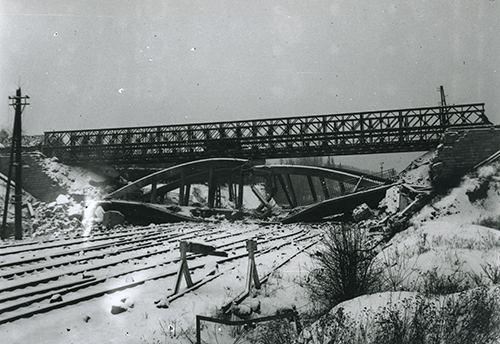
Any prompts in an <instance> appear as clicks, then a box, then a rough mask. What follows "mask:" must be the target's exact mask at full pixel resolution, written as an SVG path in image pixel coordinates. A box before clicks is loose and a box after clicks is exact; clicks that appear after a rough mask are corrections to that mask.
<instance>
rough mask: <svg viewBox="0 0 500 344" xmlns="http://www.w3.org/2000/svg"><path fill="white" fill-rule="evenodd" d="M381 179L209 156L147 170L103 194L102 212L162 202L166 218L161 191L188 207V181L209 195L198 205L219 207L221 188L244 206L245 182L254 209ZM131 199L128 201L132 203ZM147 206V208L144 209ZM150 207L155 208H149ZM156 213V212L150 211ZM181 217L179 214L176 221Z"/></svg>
mask: <svg viewBox="0 0 500 344" xmlns="http://www.w3.org/2000/svg"><path fill="white" fill-rule="evenodd" d="M386 182H387V181H386V180H384V179H382V178H380V177H376V176H371V175H366V174H362V173H359V172H355V171H346V170H336V169H331V168H324V167H315V166H300V165H252V163H251V161H250V160H246V159H236V158H212V159H203V160H197V161H192V162H187V163H183V164H179V165H176V166H173V167H169V168H166V169H164V170H162V171H159V172H156V173H152V174H150V175H148V176H146V177H143V178H141V179H139V180H137V181H135V182H133V183H130V184H129V185H126V186H124V187H122V188H120V189H118V190H116V191H114V192H112V193H110V194H109V195H107V196H106V197H105V199H106V201H104V202H103V203H102V204H103V205H104V206H105V207H106V209H107V210H126V211H127V212H130V209H131V204H132V203H133V202H135V204H136V205H137V207H140V208H141V211H143V212H144V213H148V212H151V214H153V212H154V213H155V214H157V213H158V211H159V209H161V208H159V207H158V205H163V206H164V208H163V209H165V212H166V213H169V215H168V216H167V215H166V218H168V217H169V216H170V215H171V214H170V211H169V210H168V207H166V206H165V205H166V195H167V193H169V192H172V191H174V190H178V205H179V206H190V205H193V203H192V202H191V201H190V200H191V197H190V196H191V191H192V185H194V184H204V185H207V187H208V193H207V195H208V197H207V202H206V204H203V205H202V206H203V207H207V208H209V209H214V208H221V203H222V202H221V189H222V188H223V187H224V188H225V189H226V190H227V193H228V195H229V201H230V202H232V203H233V204H234V208H235V209H239V210H241V209H242V208H243V196H244V192H245V191H244V190H245V187H244V186H245V185H247V186H250V190H251V192H252V193H253V194H254V195H255V196H256V197H257V198H258V200H259V201H260V202H261V205H260V206H259V210H264V211H265V210H266V208H267V210H269V211H271V210H272V208H273V206H272V205H271V204H270V202H271V200H272V199H274V200H275V201H277V200H279V197H278V196H279V194H281V198H282V199H284V200H286V203H284V204H283V203H282V204H280V205H281V206H282V207H285V208H287V209H294V208H297V207H300V206H309V205H311V204H315V203H318V202H322V201H325V200H328V199H331V198H335V197H338V196H343V195H347V194H352V193H357V192H361V191H363V190H367V189H372V188H374V187H377V186H382V185H384V184H386ZM257 183H260V184H263V185H265V187H264V190H263V189H262V188H260V189H259V188H257V187H256V186H255V185H256V184H257ZM298 185H301V186H300V193H301V194H304V193H305V191H304V185H307V188H308V189H309V193H308V197H301V198H299V197H298V193H299V187H298ZM250 190H248V188H247V191H246V192H249V191H250ZM131 202H132V203H131ZM144 204H148V207H150V208H151V209H149V208H147V209H146V208H144V207H145V206H144ZM151 205H154V206H151ZM154 216H155V217H157V215H154ZM181 220H185V218H179V221H181Z"/></svg>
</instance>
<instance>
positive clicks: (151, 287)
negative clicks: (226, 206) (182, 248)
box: [0, 222, 318, 343]
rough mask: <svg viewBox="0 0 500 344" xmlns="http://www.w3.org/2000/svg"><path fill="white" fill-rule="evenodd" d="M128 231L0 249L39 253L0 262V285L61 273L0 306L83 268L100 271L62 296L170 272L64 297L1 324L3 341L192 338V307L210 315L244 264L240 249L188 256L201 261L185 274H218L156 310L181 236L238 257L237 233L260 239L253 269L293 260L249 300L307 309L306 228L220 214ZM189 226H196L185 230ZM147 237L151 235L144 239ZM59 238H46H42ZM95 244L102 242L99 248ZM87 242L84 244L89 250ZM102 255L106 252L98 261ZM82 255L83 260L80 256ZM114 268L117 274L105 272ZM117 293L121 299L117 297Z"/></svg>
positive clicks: (309, 235)
mask: <svg viewBox="0 0 500 344" xmlns="http://www.w3.org/2000/svg"><path fill="white" fill-rule="evenodd" d="M128 230H129V231H131V232H132V234H129V235H130V237H127V239H120V240H119V241H116V240H118V239H111V238H109V239H106V237H103V239H102V240H100V241H99V242H98V245H101V247H96V248H95V249H93V248H92V247H93V246H95V245H96V244H95V243H92V242H90V240H91V239H92V237H90V238H88V241H85V240H83V242H82V243H77V241H78V240H76V239H72V240H69V241H67V244H66V245H65V246H63V247H62V248H61V247H55V248H47V249H42V250H37V248H39V247H41V246H43V245H47V243H45V244H35V245H29V246H27V247H28V248H29V249H30V250H29V251H26V252H21V253H17V254H11V255H7V253H8V252H12V251H15V250H19V249H20V248H22V247H19V246H18V247H12V248H5V249H3V251H1V252H2V254H4V255H3V256H2V259H1V261H0V264H9V263H12V262H15V261H17V260H21V259H26V258H30V259H37V258H46V259H45V260H43V261H41V262H37V263H33V264H28V265H22V266H20V267H16V266H12V267H4V268H2V270H1V271H2V273H1V275H2V276H3V275H5V274H7V275H9V276H11V275H12V276H14V277H10V280H9V279H5V278H2V276H0V290H1V289H4V288H8V287H9V286H13V285H17V284H19V283H24V282H29V281H33V280H40V279H44V278H48V277H50V276H54V275H60V277H59V278H57V279H56V281H55V282H50V283H49V284H48V285H36V286H33V287H28V288H25V289H21V290H14V291H9V292H3V293H2V294H1V297H0V310H1V309H2V308H4V307H5V306H9V305H12V304H15V303H16V302H18V301H19V300H30V299H31V298H32V297H25V298H21V299H18V300H16V301H8V302H2V301H1V299H2V298H6V297H10V296H12V295H15V294H19V293H24V292H31V291H33V290H36V289H37V288H38V289H40V288H45V287H47V286H51V285H54V284H63V283H72V282H76V281H78V279H81V278H82V277H81V276H82V275H85V274H86V275H92V277H95V278H98V279H101V278H104V279H105V281H103V282H102V283H99V284H97V285H95V286H90V287H88V288H85V289H82V290H78V291H74V292H69V293H66V294H64V295H63V296H62V298H63V301H69V300H71V299H76V298H78V297H82V296H84V295H89V294H92V293H98V292H99V291H100V290H107V289H109V288H114V287H116V286H119V285H122V284H127V283H131V282H138V281H141V280H143V279H148V278H152V277H154V276H157V275H159V274H164V273H168V272H172V274H171V275H169V276H167V277H164V278H158V279H153V280H148V281H146V282H145V283H143V284H141V285H138V286H134V287H130V288H127V289H125V290H121V291H117V292H115V293H112V294H108V295H104V296H101V297H96V298H92V299H90V300H87V301H81V302H78V303H76V304H74V305H67V306H65V307H63V308H61V309H56V310H53V311H50V312H48V313H43V314H36V315H33V316H32V317H29V318H25V319H19V320H16V321H14V322H9V323H5V324H1V325H0V331H1V333H2V338H3V340H5V341H6V342H7V343H25V342H30V341H36V342H37V343H88V342H95V343H141V342H144V343H157V342H161V343H163V342H175V343H190V342H191V341H190V340H194V325H195V315H196V314H203V315H209V316H214V315H216V313H217V310H218V308H219V307H221V306H222V305H223V304H224V303H226V302H228V301H230V300H232V299H233V298H235V297H236V296H237V295H238V294H240V293H241V292H242V291H243V290H244V286H245V279H246V270H247V264H248V262H247V258H246V257H245V256H242V257H241V258H238V259H235V260H232V261H229V262H226V263H221V264H215V262H216V261H217V260H218V259H220V258H219V257H211V256H207V257H200V258H197V259H195V260H193V261H191V260H190V261H189V265H190V266H193V267H194V266H198V265H199V266H200V268H198V269H196V270H194V271H193V273H192V278H193V281H196V280H200V279H202V278H204V277H205V276H208V275H209V274H210V273H211V271H212V270H213V269H216V271H217V272H222V273H223V274H222V275H221V276H219V277H218V278H216V279H214V280H213V281H211V282H209V283H208V284H206V285H203V286H202V287H201V288H199V289H197V290H196V291H193V292H191V293H189V294H186V295H185V296H183V297H181V298H180V299H178V300H175V301H173V302H172V303H171V304H170V305H169V307H168V308H166V309H162V308H157V307H156V306H155V301H156V300H158V299H162V298H163V297H165V296H166V295H168V294H170V293H171V292H172V289H173V287H174V284H175V272H176V271H177V269H178V264H177V263H168V262H170V261H171V260H172V259H174V260H175V258H176V257H178V256H179V253H178V251H177V250H176V245H177V242H178V240H180V239H181V238H182V237H191V238H192V239H191V240H195V241H196V242H205V243H207V244H211V245H215V246H218V247H224V249H225V250H227V252H228V253H229V257H232V256H235V257H236V256H238V255H240V254H243V253H245V252H246V249H245V239H247V238H259V239H258V240H259V242H261V244H259V250H260V251H262V254H259V255H257V257H256V263H257V270H258V273H259V275H260V276H261V277H263V276H265V275H266V274H268V273H271V272H272V271H273V268H274V267H277V266H278V265H280V264H281V263H283V262H287V260H288V259H290V258H292V259H291V260H290V261H289V262H287V263H286V264H285V265H284V266H283V267H281V268H280V269H278V270H276V271H275V272H274V273H272V275H271V277H270V279H269V281H268V282H267V283H266V284H264V285H263V288H262V289H261V290H259V291H256V292H255V293H254V294H253V296H254V299H255V298H257V299H258V300H259V302H260V304H261V315H266V314H273V312H274V311H275V310H276V308H278V307H283V306H290V307H291V306H292V305H294V306H296V307H298V308H304V307H307V301H306V299H305V298H303V297H302V295H303V291H302V287H301V286H300V283H299V281H300V280H301V279H302V277H303V275H304V274H305V273H306V272H307V271H308V264H309V263H310V255H309V253H308V252H310V250H313V249H314V247H311V248H310V249H309V250H306V251H304V252H302V251H301V249H303V248H304V247H306V246H308V245H311V244H313V243H315V242H317V239H318V237H317V234H315V232H314V230H312V229H311V228H310V227H309V226H300V225H289V226H276V225H266V226H260V225H257V224H243V223H229V222H222V223H218V224H195V223H184V224H171V225H162V226H151V227H145V228H142V229H140V230H139V229H136V231H137V233H136V234H134V229H133V228H130V229H128ZM146 232H147V233H146ZM118 233H119V232H118ZM193 233H196V234H195V235H194V236H193ZM166 234H168V235H171V234H182V235H183V236H182V237H179V239H176V240H171V241H170V242H169V243H167V242H166V241H165V239H162V240H160V236H162V235H163V236H164V235H166ZM96 235H98V237H99V236H102V234H99V233H96ZM152 235H154V236H155V237H154V238H151V236H152ZM140 238H142V239H141V240H150V241H151V240H153V241H151V242H152V244H153V246H152V247H147V248H140V247H137V248H136V249H133V248H134V247H133V246H134V242H135V241H134V240H137V239H140ZM150 241H148V242H150ZM57 243H58V242H51V243H50V245H54V244H57ZM107 244H109V245H107ZM102 245H104V246H105V247H102ZM91 248H92V250H90V251H89V249H91ZM123 248H125V249H128V248H130V249H132V250H125V251H124V252H123V253H121V252H120V251H119V250H120V249H123ZM169 248H170V249H169ZM267 249H270V250H267ZM72 252H74V253H75V254H70V255H63V256H59V254H61V253H66V254H68V253H72ZM79 252H80V253H79ZM155 252H157V253H155ZM151 253H153V254H152V255H151V256H149V257H143V258H141V256H142V255H144V254H151ZM103 254H104V257H105V258H106V259H105V260H102V257H103ZM73 256H74V257H73ZM82 258H89V259H88V260H84V261H80V260H81V259H82ZM113 262H117V264H115V265H112V266H111V267H107V268H99V266H100V265H102V264H112V263H113ZM52 265H57V266H58V267H57V268H51V269H43V267H47V266H52ZM148 266H151V268H148V269H146V270H141V271H138V272H132V273H126V272H127V271H128V270H130V269H137V268H141V267H148ZM26 269H31V270H36V271H34V272H31V273H26V274H20V272H21V271H24V270H26ZM75 271H79V273H76V274H75ZM85 271H88V272H85ZM116 274H121V275H120V276H117V277H113V276H115V275H116ZM183 287H184V284H183ZM56 293H57V291H54V292H53V293H52V294H56ZM42 295H43V294H42ZM50 295H51V294H50V293H49V296H50ZM253 296H251V297H253ZM49 299H50V298H49ZM49 299H45V300H43V301H40V302H35V303H34V304H32V305H31V306H28V307H27V308H25V309H24V310H26V311H29V310H33V309H37V308H39V307H47V306H48V305H50V303H49ZM125 299H126V301H125V302H122V301H121V300H125ZM254 301H255V300H254ZM117 304H118V305H120V304H125V307H126V309H127V311H126V312H124V313H121V314H111V312H110V311H111V307H112V306H113V305H117ZM16 312H18V311H11V312H4V313H1V314H0V321H1V319H4V318H5V317H9V316H12V315H15V314H16ZM212 329H213V328H212ZM212 329H211V328H210V327H209V326H208V327H206V328H204V329H203V336H204V337H205V336H208V337H210V336H216V335H217V336H219V337H223V336H227V335H228V334H229V333H230V331H228V332H224V331H222V332H221V331H218V332H215V333H214V332H213V331H211V330H212ZM166 338H168V339H166ZM221 343H222V342H221Z"/></svg>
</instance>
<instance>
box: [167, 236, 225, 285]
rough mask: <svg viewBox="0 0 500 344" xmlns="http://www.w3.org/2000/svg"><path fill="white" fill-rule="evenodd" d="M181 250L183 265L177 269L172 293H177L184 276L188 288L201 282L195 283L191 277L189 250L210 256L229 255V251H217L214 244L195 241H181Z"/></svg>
mask: <svg viewBox="0 0 500 344" xmlns="http://www.w3.org/2000/svg"><path fill="white" fill-rule="evenodd" d="M179 251H180V253H181V265H180V266H179V270H178V271H177V279H176V281H175V288H174V293H173V294H172V295H175V294H177V293H178V292H179V290H180V288H181V283H182V277H183V276H184V279H185V281H186V285H187V287H188V288H191V287H192V286H194V285H195V284H196V283H199V281H198V282H196V283H193V280H192V279H191V273H190V272H189V267H188V263H187V253H188V252H193V253H196V254H206V255H209V256H219V257H227V252H222V251H216V250H215V247H214V246H210V245H204V244H200V243H193V242H188V241H181V242H179Z"/></svg>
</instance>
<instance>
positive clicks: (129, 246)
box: [0, 224, 317, 324]
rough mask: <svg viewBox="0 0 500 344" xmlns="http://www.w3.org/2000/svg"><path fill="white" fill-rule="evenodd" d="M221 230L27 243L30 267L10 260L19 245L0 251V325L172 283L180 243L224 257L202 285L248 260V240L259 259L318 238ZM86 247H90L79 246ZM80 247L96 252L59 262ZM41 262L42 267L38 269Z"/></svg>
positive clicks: (193, 266) (195, 258)
mask: <svg viewBox="0 0 500 344" xmlns="http://www.w3.org/2000/svg"><path fill="white" fill-rule="evenodd" d="M219 227H220V226H219V225H217V224H203V225H201V224H200V225H197V226H194V227H193V226H192V225H190V226H186V227H182V226H181V227H179V226H178V225H177V226H165V227H158V228H155V229H154V230H150V228H149V229H148V228H147V227H142V228H141V229H140V230H139V233H138V232H135V231H126V230H124V231H123V232H122V233H120V232H117V233H114V234H113V235H110V236H112V238H111V239H110V240H111V241H110V242H106V243H99V244H97V245H92V243H96V242H99V241H101V239H102V240H105V239H104V237H105V236H101V235H99V236H97V237H89V238H86V239H88V240H82V241H79V240H76V241H75V240H73V241H71V240H69V241H71V242H69V243H68V240H61V241H60V242H59V241H51V242H46V243H43V244H35V243H31V242H30V243H28V244H27V247H35V246H36V247H37V248H39V249H38V250H36V251H37V252H39V253H40V255H39V256H36V257H32V258H30V259H39V258H43V259H41V260H36V261H31V262H28V263H27V262H26V261H23V260H22V259H10V260H9V258H10V257H14V258H16V257H18V256H19V254H24V252H28V251H26V249H27V247H23V246H22V245H17V246H16V249H15V250H12V249H11V248H0V253H5V250H6V251H9V252H8V253H6V254H3V255H2V257H3V258H5V259H7V260H9V261H8V262H7V263H2V264H4V265H0V324H4V323H7V322H11V321H15V320H17V319H21V318H25V317H29V316H32V315H34V314H38V313H44V312H49V311H52V310H55V309H59V308H61V307H65V306H69V305H72V304H76V303H79V302H82V301H86V300H90V299H94V298H98V297H101V296H103V295H105V294H109V293H113V292H116V291H119V290H124V289H128V288H134V287H137V286H139V285H142V284H144V283H146V282H148V281H153V280H158V279H169V278H170V279H173V278H175V275H176V274H177V266H176V263H178V262H179V260H180V258H179V253H178V250H177V248H178V241H179V240H192V239H195V240H196V241H198V240H201V241H203V242H207V243H213V244H214V246H215V247H216V248H217V249H218V250H221V251H226V252H228V257H227V258H224V259H219V260H217V261H216V262H215V263H217V264H218V265H219V267H220V268H221V270H220V271H219V272H218V273H217V274H212V275H211V276H206V278H205V279H203V283H202V284H201V285H203V284H205V283H208V282H210V281H211V280H213V279H215V278H217V277H219V276H221V275H223V274H224V273H225V271H229V270H231V269H234V267H235V266H236V265H235V264H238V263H239V262H238V260H241V259H243V258H245V257H247V256H248V253H247V252H246V249H245V247H246V245H245V241H246V240H247V239H248V238H249V237H253V238H255V239H256V240H257V241H258V244H259V248H260V250H259V252H258V253H257V254H258V256H259V257H263V259H265V256H266V255H268V254H270V252H272V251H275V250H278V249H280V248H281V247H283V246H286V245H292V244H295V245H297V243H304V245H306V244H307V243H310V242H312V241H313V240H314V239H315V238H317V237H316V236H315V235H310V232H309V230H306V229H303V228H302V229H297V230H294V231H284V232H280V226H275V227H274V228H263V227H259V226H257V225H254V226H250V228H249V229H246V230H242V231H228V228H219ZM176 228H177V229H176ZM169 229H170V231H169ZM155 231H156V232H155ZM159 231H162V232H161V233H159ZM89 243H90V246H87V247H83V245H88V244H89ZM68 244H70V245H68ZM34 245H35V246H34ZM79 245H80V246H82V247H80V246H79ZM68 247H70V248H69V249H68ZM82 248H87V250H84V251H83V252H84V254H87V253H88V252H92V251H97V252H96V253H95V254H92V255H89V256H78V257H76V258H73V259H69V260H68V259H66V260H58V259H60V258H61V257H66V256H72V255H78V254H79V252H82V250H81V249H82ZM65 250H66V251H67V252H64V251H65ZM79 250H80V251H79ZM110 250H112V251H110ZM69 251H70V252H69ZM101 251H102V252H101ZM103 258H104V262H103V263H99V264H96V263H97V260H103ZM112 258H114V259H112ZM187 259H188V260H189V261H191V263H190V270H192V271H194V270H199V269H203V268H206V265H207V264H208V263H210V262H211V261H212V262H211V263H214V262H213V257H207V256H204V255H188V257H187ZM28 260H29V259H28ZM41 261H43V264H40V262H41ZM5 264H9V265H5ZM226 267H227V268H226ZM52 271H54V272H52ZM139 274H140V276H138V275H139ZM123 277H126V280H125V282H121V278H123ZM118 279H120V281H118ZM117 282H120V283H117ZM201 285H199V286H201ZM199 286H198V287H199ZM54 294H60V295H64V296H65V297H64V298H65V300H64V301H62V302H56V303H49V301H50V299H51V297H52V296H53V295H54ZM179 297H182V296H179Z"/></svg>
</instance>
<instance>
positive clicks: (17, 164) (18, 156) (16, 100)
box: [1, 88, 29, 240]
mask: <svg viewBox="0 0 500 344" xmlns="http://www.w3.org/2000/svg"><path fill="white" fill-rule="evenodd" d="M28 99H29V96H22V94H21V88H18V89H17V91H16V95H15V96H14V97H9V100H10V106H12V107H13V108H14V110H15V114H14V130H13V133H12V146H11V154H10V164H9V175H8V178H7V189H6V197H5V206H4V213H3V221H2V233H1V234H2V238H5V237H6V230H5V226H6V222H7V210H8V206H9V205H8V203H9V196H10V184H11V180H12V168H14V170H15V178H14V180H15V182H16V186H15V193H14V203H15V215H14V225H15V229H14V237H15V239H16V240H21V239H22V238H23V223H22V221H23V218H22V208H23V181H22V168H23V162H22V129H21V128H22V125H21V114H22V113H23V111H24V108H25V107H26V105H29V103H28ZM13 158H14V159H13Z"/></svg>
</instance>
